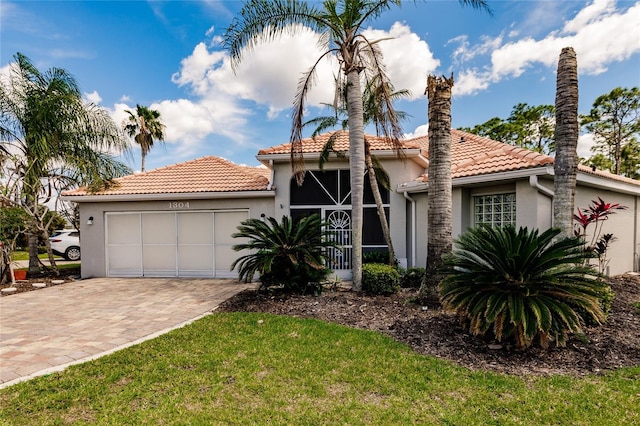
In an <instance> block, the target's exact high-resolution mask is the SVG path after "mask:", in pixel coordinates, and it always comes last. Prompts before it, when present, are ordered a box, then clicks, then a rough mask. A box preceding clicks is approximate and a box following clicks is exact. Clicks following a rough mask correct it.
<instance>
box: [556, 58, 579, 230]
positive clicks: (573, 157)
mask: <svg viewBox="0 0 640 426" xmlns="http://www.w3.org/2000/svg"><path fill="white" fill-rule="evenodd" d="M578 132H579V124H578V60H577V59H576V52H575V51H574V50H573V48H572V47H565V48H564V49H562V52H560V58H559V60H558V72H557V77H556V134H555V139H556V158H555V161H554V163H553V169H554V178H553V190H554V194H555V195H554V197H553V226H555V227H556V228H560V229H561V230H562V232H563V234H564V235H566V236H572V235H573V204H574V199H575V194H576V174H577V171H578V152H577V147H578Z"/></svg>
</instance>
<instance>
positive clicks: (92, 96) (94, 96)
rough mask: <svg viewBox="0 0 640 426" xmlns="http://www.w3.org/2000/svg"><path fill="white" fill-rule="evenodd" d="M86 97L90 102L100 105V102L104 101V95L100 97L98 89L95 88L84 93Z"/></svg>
mask: <svg viewBox="0 0 640 426" xmlns="http://www.w3.org/2000/svg"><path fill="white" fill-rule="evenodd" d="M84 97H85V99H87V100H88V101H89V102H91V103H93V104H96V105H99V104H100V102H102V97H100V95H99V94H98V91H97V90H94V91H93V92H91V93H85V94H84Z"/></svg>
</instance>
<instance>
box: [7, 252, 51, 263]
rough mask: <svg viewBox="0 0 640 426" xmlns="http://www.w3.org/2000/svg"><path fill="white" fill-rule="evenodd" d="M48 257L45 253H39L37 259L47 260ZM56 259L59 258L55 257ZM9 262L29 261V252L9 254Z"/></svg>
mask: <svg viewBox="0 0 640 426" xmlns="http://www.w3.org/2000/svg"><path fill="white" fill-rule="evenodd" d="M48 258H49V256H48V255H47V253H40V254H39V255H38V259H48ZM56 258H59V256H56ZM11 260H14V261H17V260H29V252H28V251H26V250H16V251H14V252H13V253H11Z"/></svg>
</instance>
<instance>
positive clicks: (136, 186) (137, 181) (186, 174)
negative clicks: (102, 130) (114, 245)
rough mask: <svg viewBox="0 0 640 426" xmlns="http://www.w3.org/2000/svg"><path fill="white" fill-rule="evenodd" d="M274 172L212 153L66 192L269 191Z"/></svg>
mask: <svg viewBox="0 0 640 426" xmlns="http://www.w3.org/2000/svg"><path fill="white" fill-rule="evenodd" d="M270 173H271V171H270V170H269V169H267V168H265V167H249V166H241V165H237V164H234V163H232V162H231V161H228V160H225V159H223V158H220V157H215V156H208V157H202V158H198V159H195V160H191V161H186V162H184V163H178V164H174V165H171V166H166V167H161V168H159V169H155V170H151V171H148V172H144V173H138V174H133V175H128V176H124V177H121V178H118V179H115V182H116V185H115V186H114V187H113V188H110V189H107V190H105V191H99V192H93V193H89V192H87V188H86V187H84V188H79V189H76V190H73V191H68V192H65V193H64V194H63V195H64V196H67V197H73V196H84V195H134V194H180V193H199V192H243V191H267V190H268V189H269V176H270Z"/></svg>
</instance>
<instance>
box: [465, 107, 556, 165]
mask: <svg viewBox="0 0 640 426" xmlns="http://www.w3.org/2000/svg"><path fill="white" fill-rule="evenodd" d="M554 114H555V107H554V106H553V105H538V106H530V105H528V104H526V103H519V104H518V105H516V106H514V107H513V110H511V114H510V115H509V117H508V118H507V119H506V120H504V119H502V118H499V117H494V118H491V119H490V120H488V121H486V122H484V123H482V124H478V125H477V126H474V127H472V128H462V129H461V130H464V131H467V132H469V133H474V134H476V135H480V136H484V137H487V138H489V139H493V140H496V141H501V142H504V143H508V144H511V145H515V146H519V147H521V148H525V149H529V150H532V151H536V152H540V153H543V154H551V153H553V152H554V151H555V140H554V131H555V117H554Z"/></svg>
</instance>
